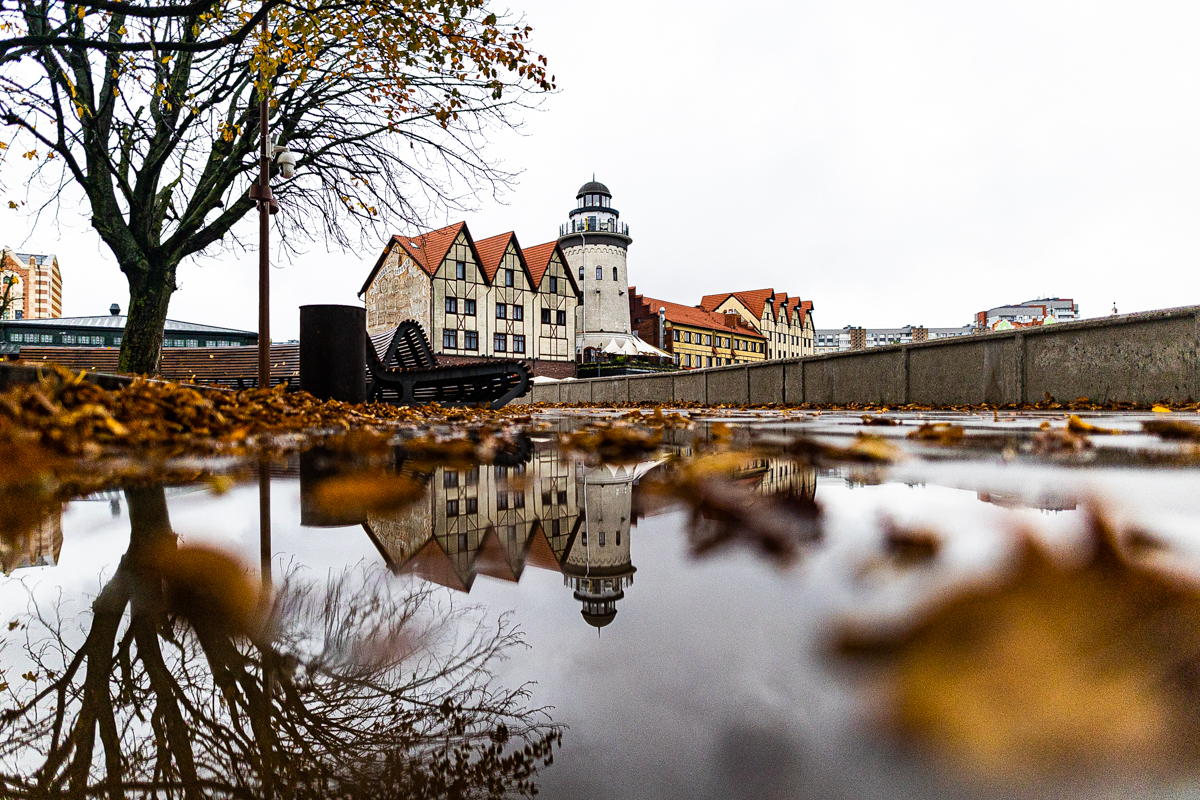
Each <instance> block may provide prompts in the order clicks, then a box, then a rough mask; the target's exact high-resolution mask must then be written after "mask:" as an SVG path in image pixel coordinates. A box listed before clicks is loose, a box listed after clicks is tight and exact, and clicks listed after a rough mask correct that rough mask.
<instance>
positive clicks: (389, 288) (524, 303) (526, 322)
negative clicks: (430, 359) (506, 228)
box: [359, 222, 581, 378]
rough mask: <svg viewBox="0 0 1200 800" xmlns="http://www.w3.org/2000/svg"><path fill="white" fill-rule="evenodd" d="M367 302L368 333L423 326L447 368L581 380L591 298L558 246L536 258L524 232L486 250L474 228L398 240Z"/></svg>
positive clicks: (369, 287) (496, 239) (378, 268)
mask: <svg viewBox="0 0 1200 800" xmlns="http://www.w3.org/2000/svg"><path fill="white" fill-rule="evenodd" d="M359 296H360V297H364V296H365V299H366V308H367V331H368V333H370V334H376V333H380V332H383V331H386V330H390V329H392V328H394V327H396V326H397V325H399V324H400V323H401V322H403V321H404V320H407V319H412V320H416V321H417V322H419V323H421V325H422V327H424V328H425V331H426V333H427V334H428V335H429V341H430V344H431V345H432V346H433V349H434V352H435V353H437V355H438V358H439V360H441V361H443V362H444V363H469V362H474V361H481V360H486V359H489V358H508V359H519V360H523V361H525V362H527V363H528V364H529V365H530V367H531V368H532V370H533V372H534V374H535V375H545V376H549V377H554V378H564V377H569V376H574V374H575V314H576V309H577V308H578V306H579V303H580V301H581V293H580V291H579V286H578V284H577V283H576V281H575V278H574V276H573V275H572V274H571V271H570V270H569V269H568V267H567V260H566V257H565V256H564V255H563V252H562V249H561V248H560V247H559V246H558V243H557V242H547V243H545V244H541V245H537V246H536V247H532V248H527V249H526V248H522V247H521V245H520V243H519V242H518V240H517V237H516V234H514V233H504V234H500V235H499V236H492V237H489V238H487V239H481V240H479V241H476V240H475V239H474V238H473V237H472V236H471V232H470V230H469V229H468V228H467V224H466V223H465V222H457V223H455V224H453V225H449V226H447V227H445V228H440V229H438V230H435V231H429V232H428V233H423V234H420V235H419V236H411V237H410V236H393V237H392V238H391V241H389V242H388V244H387V246H386V247H384V249H383V253H382V254H381V255H380V256H379V259H378V260H377V261H376V262H375V266H374V267H373V268H372V269H371V272H370V274H369V275H368V276H367V279H366V281H365V282H364V283H363V286H362V289H361V290H360V291H359Z"/></svg>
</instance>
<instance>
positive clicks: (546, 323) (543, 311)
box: [542, 308, 550, 325]
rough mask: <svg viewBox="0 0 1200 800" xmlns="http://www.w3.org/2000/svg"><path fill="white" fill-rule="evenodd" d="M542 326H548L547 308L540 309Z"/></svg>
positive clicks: (548, 315) (548, 313)
mask: <svg viewBox="0 0 1200 800" xmlns="http://www.w3.org/2000/svg"><path fill="white" fill-rule="evenodd" d="M542 324H543V325H549V324H550V309H548V308H543V309H542Z"/></svg>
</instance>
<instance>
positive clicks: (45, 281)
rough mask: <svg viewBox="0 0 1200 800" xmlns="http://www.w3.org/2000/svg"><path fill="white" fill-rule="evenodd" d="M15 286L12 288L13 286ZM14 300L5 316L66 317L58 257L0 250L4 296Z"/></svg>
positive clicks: (7, 249) (1, 282) (9, 249)
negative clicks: (63, 315) (63, 314)
mask: <svg viewBox="0 0 1200 800" xmlns="http://www.w3.org/2000/svg"><path fill="white" fill-rule="evenodd" d="M10 287H11V288H10ZM5 291H7V292H8V293H9V298H10V302H9V303H8V306H7V307H6V308H5V309H4V313H3V315H2V316H0V318H2V319H55V318H58V317H61V316H62V274H61V273H60V272H59V269H58V257H57V256H54V255H39V254H35V253H17V252H14V251H13V250H12V249H11V248H8V247H5V248H4V249H3V250H2V251H0V297H3V295H4V293H5Z"/></svg>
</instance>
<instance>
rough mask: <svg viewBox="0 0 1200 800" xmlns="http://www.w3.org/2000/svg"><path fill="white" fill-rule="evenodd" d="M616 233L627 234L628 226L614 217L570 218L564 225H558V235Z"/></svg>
mask: <svg viewBox="0 0 1200 800" xmlns="http://www.w3.org/2000/svg"><path fill="white" fill-rule="evenodd" d="M592 232H596V233H617V234H620V235H621V236H628V235H629V226H628V225H626V224H625V223H624V222H621V221H620V220H616V219H597V218H596V217H580V218H577V219H572V220H571V221H570V222H568V223H566V224H565V225H560V226H559V227H558V235H559V237H560V238H561V237H563V236H569V235H570V234H572V233H592Z"/></svg>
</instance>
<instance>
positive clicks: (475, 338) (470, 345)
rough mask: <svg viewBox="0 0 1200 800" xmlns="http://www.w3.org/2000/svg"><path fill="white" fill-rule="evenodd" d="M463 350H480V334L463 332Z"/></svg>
mask: <svg viewBox="0 0 1200 800" xmlns="http://www.w3.org/2000/svg"><path fill="white" fill-rule="evenodd" d="M463 349H464V350H478V349H479V334H478V333H476V332H475V331H463Z"/></svg>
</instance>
